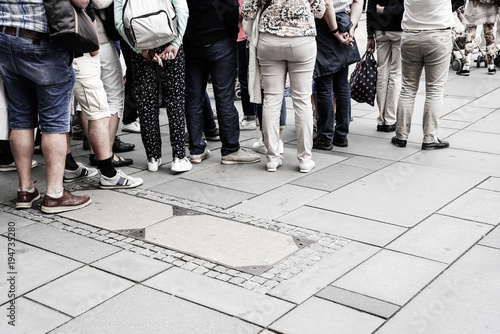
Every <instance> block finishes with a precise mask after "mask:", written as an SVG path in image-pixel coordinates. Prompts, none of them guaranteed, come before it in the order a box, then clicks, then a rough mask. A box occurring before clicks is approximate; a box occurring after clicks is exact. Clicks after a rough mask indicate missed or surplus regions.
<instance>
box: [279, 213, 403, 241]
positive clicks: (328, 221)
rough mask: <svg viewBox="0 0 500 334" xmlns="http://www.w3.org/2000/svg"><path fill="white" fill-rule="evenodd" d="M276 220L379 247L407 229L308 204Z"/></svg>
mask: <svg viewBox="0 0 500 334" xmlns="http://www.w3.org/2000/svg"><path fill="white" fill-rule="evenodd" d="M277 220H278V221H280V222H284V223H287V224H290V225H295V226H300V227H304V228H308V229H311V230H315V231H320V232H326V233H329V234H333V235H338V236H340V237H344V238H347V239H351V240H356V241H360V242H364V243H367V244H371V245H375V246H379V247H383V246H385V245H387V244H388V243H390V242H391V241H392V240H394V239H396V238H397V237H398V236H400V235H401V234H403V233H405V232H406V231H407V228H405V227H401V226H396V225H391V224H386V223H381V222H377V221H374V220H369V219H364V218H359V217H355V216H350V215H344V214H342V213H338V212H332V211H327V210H322V209H318V208H312V207H308V206H303V207H300V208H298V209H297V210H295V211H292V212H290V213H287V214H286V215H284V216H281V217H280V218H278V219H277Z"/></svg>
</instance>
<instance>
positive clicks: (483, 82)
mask: <svg viewBox="0 0 500 334" xmlns="http://www.w3.org/2000/svg"><path fill="white" fill-rule="evenodd" d="M473 67H475V66H473ZM479 71H480V72H476V73H474V71H472V72H471V75H470V76H469V77H467V78H463V77H460V76H457V75H455V73H454V72H451V71H450V74H449V76H448V82H447V83H446V88H445V90H444V93H445V95H452V96H455V97H459V96H461V97H470V98H474V99H475V98H477V97H478V96H482V95H484V94H485V92H489V91H490V90H492V88H494V87H497V86H498V79H496V78H494V76H489V75H480V74H483V73H481V72H483V71H486V69H484V68H481V69H480V70H479ZM464 80H466V82H464Z"/></svg>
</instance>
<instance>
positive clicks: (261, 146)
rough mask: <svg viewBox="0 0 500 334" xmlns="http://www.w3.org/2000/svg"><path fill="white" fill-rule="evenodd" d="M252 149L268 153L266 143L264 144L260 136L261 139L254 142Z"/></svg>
mask: <svg viewBox="0 0 500 334" xmlns="http://www.w3.org/2000/svg"><path fill="white" fill-rule="evenodd" d="M252 150H254V151H255V152H257V153H260V154H266V153H267V148H266V144H264V141H263V140H262V138H260V139H259V140H257V141H256V142H255V143H253V144H252Z"/></svg>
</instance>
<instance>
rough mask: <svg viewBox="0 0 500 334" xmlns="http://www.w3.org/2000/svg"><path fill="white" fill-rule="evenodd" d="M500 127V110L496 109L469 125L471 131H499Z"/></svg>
mask: <svg viewBox="0 0 500 334" xmlns="http://www.w3.org/2000/svg"><path fill="white" fill-rule="evenodd" d="M499 128H500V110H497V111H494V112H492V113H491V114H489V115H488V116H486V117H484V118H483V119H480V120H479V121H477V122H475V123H474V124H472V125H471V126H469V127H467V130H469V131H477V132H489V133H498V129H499Z"/></svg>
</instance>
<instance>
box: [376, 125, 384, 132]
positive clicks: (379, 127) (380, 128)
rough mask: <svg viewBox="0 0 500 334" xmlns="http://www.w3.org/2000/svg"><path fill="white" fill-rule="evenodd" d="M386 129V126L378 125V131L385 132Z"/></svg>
mask: <svg viewBox="0 0 500 334" xmlns="http://www.w3.org/2000/svg"><path fill="white" fill-rule="evenodd" d="M384 127H385V125H382V124H377V131H379V132H385V130H384Z"/></svg>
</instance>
